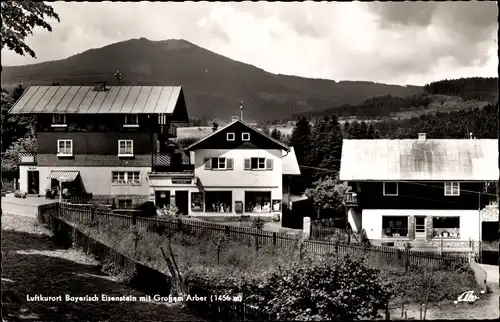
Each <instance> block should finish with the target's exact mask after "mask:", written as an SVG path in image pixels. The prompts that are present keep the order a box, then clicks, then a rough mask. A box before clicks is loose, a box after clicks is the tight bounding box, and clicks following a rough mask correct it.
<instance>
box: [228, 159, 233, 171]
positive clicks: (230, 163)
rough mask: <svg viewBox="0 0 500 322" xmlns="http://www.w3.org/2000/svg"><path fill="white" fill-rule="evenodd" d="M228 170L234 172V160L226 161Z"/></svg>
mask: <svg viewBox="0 0 500 322" xmlns="http://www.w3.org/2000/svg"><path fill="white" fill-rule="evenodd" d="M226 169H227V170H233V159H226Z"/></svg>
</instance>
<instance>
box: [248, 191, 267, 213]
mask: <svg viewBox="0 0 500 322" xmlns="http://www.w3.org/2000/svg"><path fill="white" fill-rule="evenodd" d="M245 212H271V192H270V191H245Z"/></svg>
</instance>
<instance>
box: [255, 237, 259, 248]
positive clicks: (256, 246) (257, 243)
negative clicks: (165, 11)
mask: <svg viewBox="0 0 500 322" xmlns="http://www.w3.org/2000/svg"><path fill="white" fill-rule="evenodd" d="M254 236H255V250H256V251H259V235H257V234H255V235H254Z"/></svg>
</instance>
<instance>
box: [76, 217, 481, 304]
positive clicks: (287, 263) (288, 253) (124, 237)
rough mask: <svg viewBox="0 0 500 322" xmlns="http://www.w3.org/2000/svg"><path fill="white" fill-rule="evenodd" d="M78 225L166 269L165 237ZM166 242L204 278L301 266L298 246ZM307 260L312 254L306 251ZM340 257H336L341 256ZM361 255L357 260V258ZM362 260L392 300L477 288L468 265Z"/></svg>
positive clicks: (444, 296)
mask: <svg viewBox="0 0 500 322" xmlns="http://www.w3.org/2000/svg"><path fill="white" fill-rule="evenodd" d="M80 227H81V228H82V229H83V230H84V231H85V232H86V233H88V234H90V235H91V236H93V237H95V238H96V239H98V240H100V241H101V242H103V243H105V244H107V245H108V246H110V247H112V248H114V249H116V250H118V251H119V252H122V253H124V254H126V255H128V256H130V257H133V258H136V259H137V260H139V261H141V262H143V263H144V264H146V265H148V266H151V267H154V268H156V269H158V270H160V271H163V272H168V269H167V266H166V263H165V260H164V259H163V256H162V253H161V250H160V247H164V248H165V247H168V244H169V237H168V236H167V235H166V234H164V235H159V234H157V233H154V232H152V231H147V230H146V229H142V228H141V229H139V235H140V239H139V240H138V241H137V249H136V248H135V241H134V237H133V236H134V234H133V231H134V230H133V228H129V227H120V226H118V225H116V224H103V225H102V226H100V227H99V229H96V228H95V227H89V226H86V225H85V224H84V223H80ZM170 245H171V247H172V250H173V253H174V254H175V256H176V260H177V263H178V265H179V269H180V271H181V273H182V274H183V275H184V276H196V277H203V278H206V279H208V280H212V281H216V280H233V281H243V280H247V281H255V280H262V279H265V278H266V277H267V276H269V274H271V273H273V272H276V271H277V270H279V268H280V267H291V266H296V265H301V264H302V263H303V259H302V258H303V257H302V258H301V256H300V251H299V247H298V244H297V246H272V245H269V246H264V247H262V248H260V249H259V250H258V251H257V250H256V248H255V246H249V245H248V244H246V243H244V242H239V241H236V240H225V241H223V242H222V243H220V248H219V250H220V251H219V252H218V247H217V238H215V237H214V235H212V234H209V233H203V234H187V233H185V232H179V231H175V232H171V234H170ZM306 256H309V257H310V258H311V259H312V260H314V259H315V258H316V259H317V257H315V255H311V254H306ZM340 258H341V257H340ZM359 259H361V258H359ZM362 260H363V261H364V262H365V264H366V265H367V266H368V267H375V268H377V269H379V271H380V274H381V276H382V278H383V280H384V281H391V282H393V284H394V287H395V291H396V292H395V294H396V296H395V298H394V302H395V303H402V302H413V303H416V302H420V303H422V302H424V301H425V297H426V294H427V290H428V289H429V287H430V289H431V291H432V292H431V293H430V294H429V301H431V302H440V301H453V300H455V299H456V298H457V297H458V296H459V295H460V294H462V293H463V292H465V291H469V290H477V291H479V289H478V286H477V284H476V281H475V278H474V274H473V272H472V271H471V270H470V268H468V266H467V265H461V266H456V267H453V268H450V269H442V270H437V271H436V270H434V271H432V272H431V271H429V270H426V269H422V268H412V269H411V271H410V272H405V268H404V265H403V263H401V262H400V261H397V260H392V261H391V260H387V259H386V258H385V257H383V256H377V255H373V254H370V255H366V256H365V257H364V258H362Z"/></svg>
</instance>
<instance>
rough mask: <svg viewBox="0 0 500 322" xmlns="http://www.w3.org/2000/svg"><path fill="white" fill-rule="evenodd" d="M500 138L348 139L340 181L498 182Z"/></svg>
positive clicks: (345, 143)
mask: <svg viewBox="0 0 500 322" xmlns="http://www.w3.org/2000/svg"><path fill="white" fill-rule="evenodd" d="M498 177H499V170H498V140H497V139H472V140H469V139H462V140H455V139H427V140H425V141H419V140H418V139H415V140H344V144H343V146H342V160H341V167H340V180H344V181H371V180H374V181H375V180H381V181H382V180H385V181H390V180H394V181H397V180H408V181H417V180H429V181H432V180H442V181H446V180H457V181H497V180H498Z"/></svg>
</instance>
